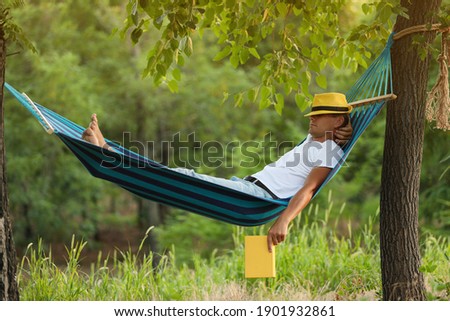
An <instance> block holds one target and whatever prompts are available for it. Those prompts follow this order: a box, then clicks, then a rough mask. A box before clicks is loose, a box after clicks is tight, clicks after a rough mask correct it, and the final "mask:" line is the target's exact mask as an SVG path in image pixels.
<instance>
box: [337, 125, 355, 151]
mask: <svg viewBox="0 0 450 321" xmlns="http://www.w3.org/2000/svg"><path fill="white" fill-rule="evenodd" d="M352 134H353V128H352V125H351V124H350V122H349V123H348V124H347V125H346V126H345V127H341V128H338V129H337V130H336V132H335V135H334V136H335V137H334V141H335V142H336V144H338V145H340V146H344V145H345V144H346V143H347V141H348V140H349V139H350V138H352Z"/></svg>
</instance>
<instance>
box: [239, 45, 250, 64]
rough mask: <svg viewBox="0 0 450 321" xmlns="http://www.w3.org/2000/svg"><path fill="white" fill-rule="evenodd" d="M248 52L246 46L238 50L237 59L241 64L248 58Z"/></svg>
mask: <svg viewBox="0 0 450 321" xmlns="http://www.w3.org/2000/svg"><path fill="white" fill-rule="evenodd" d="M249 56H250V54H249V51H248V49H247V48H242V49H241V50H240V51H239V61H240V63H241V64H242V65H243V64H245V63H246V62H247V60H248V58H249Z"/></svg>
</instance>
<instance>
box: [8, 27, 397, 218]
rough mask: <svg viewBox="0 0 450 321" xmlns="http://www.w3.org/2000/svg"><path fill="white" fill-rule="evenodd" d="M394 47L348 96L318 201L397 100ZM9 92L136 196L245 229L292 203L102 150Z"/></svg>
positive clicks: (99, 172) (121, 151)
mask: <svg viewBox="0 0 450 321" xmlns="http://www.w3.org/2000/svg"><path fill="white" fill-rule="evenodd" d="M392 43H393V35H391V36H390V37H389V39H388V41H387V44H386V47H385V48H384V50H383V51H382V53H381V54H380V55H379V56H378V58H377V59H375V60H374V61H373V63H372V64H371V65H370V66H369V68H368V69H367V70H366V71H365V73H364V74H363V75H362V76H361V77H360V78H359V79H358V81H357V82H356V83H355V85H354V86H353V87H352V88H351V89H350V90H349V91H348V93H347V94H346V96H347V100H348V101H349V103H350V104H352V102H353V104H354V105H355V106H356V105H358V106H360V105H362V106H361V107H358V108H353V111H352V113H351V114H350V118H351V123H352V127H353V135H352V138H351V140H349V141H348V142H347V144H345V146H344V147H343V151H344V156H343V157H342V159H341V160H340V162H339V164H338V165H337V166H336V167H335V168H333V169H332V170H331V171H330V174H329V175H328V177H327V178H326V179H325V181H324V182H323V184H322V185H321V187H320V188H319V189H318V190H317V191H316V193H315V195H317V194H318V193H319V192H320V190H321V189H322V188H323V187H324V186H325V185H326V184H327V183H328V182H329V181H330V180H331V179H332V178H333V177H334V175H336V173H337V172H338V171H339V169H340V168H341V167H342V165H343V164H344V163H345V160H346V158H347V157H348V155H349V154H350V152H351V150H352V148H353V146H354V145H355V143H356V141H357V140H358V138H359V137H360V136H361V135H362V133H363V132H364V131H365V130H366V128H367V127H368V126H369V124H370V123H371V122H372V120H373V119H374V118H375V117H376V116H377V115H378V114H379V112H380V111H381V109H382V108H383V106H384V105H385V103H386V101H387V100H389V99H394V98H395V95H392V71H391V57H390V48H391V46H392ZM5 87H6V88H7V89H8V91H9V92H11V94H12V95H13V96H14V97H15V98H16V99H17V100H18V101H19V102H20V103H21V104H22V105H23V106H25V107H26V108H27V109H28V110H29V111H30V112H31V113H32V115H33V116H34V117H35V118H36V119H37V120H38V121H39V122H40V123H41V125H42V126H43V127H44V129H45V130H46V131H47V132H48V133H54V134H55V135H56V136H58V137H59V138H60V139H61V140H62V141H63V142H64V143H65V144H66V145H67V147H68V148H69V149H70V150H71V151H72V152H73V153H74V155H75V156H76V157H77V158H78V159H79V160H80V162H81V163H82V164H83V165H84V166H85V167H86V168H87V170H88V171H89V172H90V173H91V174H92V175H93V176H95V177H98V178H101V179H104V180H107V181H110V182H112V183H115V184H117V185H119V186H121V187H122V188H124V189H126V190H128V191H130V192H131V193H134V194H136V195H138V196H141V197H143V198H146V199H149V200H152V201H156V202H160V203H163V204H166V205H169V206H173V207H177V208H180V209H184V210H187V211H190V212H194V213H197V214H200V215H203V216H206V217H209V218H212V219H216V220H220V221H223V222H226V223H230V224H235V225H241V226H258V225H262V224H265V223H268V222H270V221H272V220H274V219H276V218H277V217H278V216H279V215H280V213H281V212H282V211H283V210H284V209H285V208H286V206H287V204H288V203H289V199H281V200H275V199H266V198H260V197H255V196H252V195H248V194H245V193H242V192H240V191H236V190H233V189H229V188H226V187H223V186H220V185H216V184H213V183H210V182H206V181H203V180H201V179H198V178H194V177H191V176H187V175H184V174H181V173H179V172H176V171H172V170H171V169H169V168H168V167H166V166H164V165H161V164H159V163H157V162H155V161H154V160H151V159H148V158H146V157H144V156H142V155H139V154H137V153H134V152H132V151H130V150H127V149H125V148H123V147H122V146H120V145H119V144H116V143H115V142H113V141H110V140H106V142H107V143H108V144H109V145H110V146H111V147H113V148H114V149H115V150H116V151H108V150H105V149H102V148H100V147H98V146H95V145H93V144H90V143H88V142H86V141H84V140H82V139H81V135H82V133H83V131H84V130H85V128H84V127H82V126H80V125H78V124H76V123H74V122H72V121H70V120H68V119H66V118H64V117H63V116H61V115H59V114H58V113H56V112H54V111H52V110H50V109H47V108H45V107H43V106H41V105H39V104H38V103H36V102H32V101H31V99H29V98H28V97H26V96H24V95H23V94H21V93H20V92H19V91H17V90H16V89H14V88H13V87H12V86H11V85H9V84H7V83H5ZM373 97H375V98H373ZM372 98H373V99H372Z"/></svg>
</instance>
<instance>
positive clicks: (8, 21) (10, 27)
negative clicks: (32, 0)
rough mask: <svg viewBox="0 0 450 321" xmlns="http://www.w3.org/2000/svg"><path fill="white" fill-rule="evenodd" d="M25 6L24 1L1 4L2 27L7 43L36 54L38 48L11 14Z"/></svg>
mask: <svg viewBox="0 0 450 321" xmlns="http://www.w3.org/2000/svg"><path fill="white" fill-rule="evenodd" d="M23 5H24V1H22V0H3V1H2V3H0V27H1V29H2V31H3V32H4V35H5V40H6V41H7V42H11V43H16V44H19V46H22V47H25V48H27V49H29V50H31V51H33V52H36V48H35V47H34V46H33V44H32V43H31V42H30V41H29V40H28V38H27V37H26V35H25V33H24V32H23V30H22V28H21V27H20V26H19V25H18V24H16V23H15V21H14V19H13V18H12V16H11V14H10V10H11V9H14V8H19V7H21V6H23Z"/></svg>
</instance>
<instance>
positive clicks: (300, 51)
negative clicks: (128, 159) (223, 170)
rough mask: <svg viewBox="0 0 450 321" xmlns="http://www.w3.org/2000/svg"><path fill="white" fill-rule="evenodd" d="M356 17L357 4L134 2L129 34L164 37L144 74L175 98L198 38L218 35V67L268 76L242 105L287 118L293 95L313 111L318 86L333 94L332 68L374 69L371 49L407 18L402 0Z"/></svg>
mask: <svg viewBox="0 0 450 321" xmlns="http://www.w3.org/2000/svg"><path fill="white" fill-rule="evenodd" d="M356 10H359V11H360V9H356V8H355V7H354V6H353V3H352V2H351V1H319V2H317V1H310V0H305V1H291V0H283V1H275V2H273V1H254V0H246V1H235V0H226V1H225V0H217V1H195V2H192V1H187V0H184V1H177V2H173V1H169V0H166V1H153V0H145V1H141V0H139V1H138V0H129V1H128V5H127V12H128V16H127V19H126V22H125V26H124V27H123V29H122V35H125V34H126V33H127V31H130V33H129V35H130V38H131V40H132V41H133V42H134V43H137V42H139V40H140V38H141V36H142V35H143V34H144V32H145V31H152V30H157V31H158V32H159V33H158V34H159V39H157V40H156V41H155V42H153V44H152V48H151V49H150V50H149V52H148V54H147V60H148V62H147V67H146V68H145V70H144V73H143V74H144V76H147V75H149V74H150V75H152V76H153V78H154V81H155V83H157V84H160V83H162V82H165V83H166V84H167V85H168V86H169V88H171V89H172V90H173V91H175V90H176V88H177V86H176V83H177V81H178V80H179V78H180V74H181V73H180V69H182V67H183V66H184V63H185V57H189V56H191V54H192V52H193V50H194V45H193V40H194V38H193V35H194V34H196V33H199V34H200V35H202V34H204V33H205V32H206V31H208V30H211V31H212V32H213V33H214V35H215V37H216V40H215V41H216V42H217V43H218V44H220V46H221V47H220V50H218V51H217V52H216V54H215V57H214V60H215V61H220V60H223V59H224V58H228V59H229V61H230V63H231V64H232V65H233V66H234V67H235V68H237V67H238V66H241V65H242V66H257V67H258V68H259V70H260V81H259V84H258V85H257V86H255V87H253V88H251V89H249V90H246V91H244V92H241V93H237V94H235V95H234V100H235V105H236V106H241V105H242V103H243V101H244V100H245V99H248V100H249V101H251V102H259V106H260V108H266V107H269V106H274V107H275V109H276V110H277V112H279V113H281V111H282V109H283V107H284V100H285V96H286V95H289V94H291V93H293V94H294V95H295V102H296V104H297V106H298V107H299V108H300V109H301V110H304V109H306V107H307V106H308V101H307V99H308V98H310V97H311V95H310V94H309V86H310V84H311V82H314V83H315V84H317V85H318V86H319V87H320V88H322V89H325V88H327V87H328V86H327V78H326V76H325V74H324V70H325V69H326V68H327V67H329V68H346V69H348V68H350V69H353V70H356V69H357V68H358V66H362V67H367V66H368V63H367V61H368V59H370V58H371V56H372V50H373V48H371V47H370V46H371V45H372V44H373V42H376V41H377V40H380V39H383V40H385V39H386V38H387V36H388V35H389V33H390V29H391V27H392V21H393V20H392V19H393V18H394V17H395V16H396V15H398V14H401V15H406V14H405V13H404V10H403V8H401V7H400V6H399V4H398V1H396V0H394V1H385V0H380V1H375V2H372V3H370V4H367V3H364V4H362V11H363V12H364V14H365V15H368V16H370V17H371V19H370V20H371V22H370V23H367V24H366V23H361V22H360V21H359V20H358V19H354V17H355V16H356V17H359V16H360V14H357V12H356Z"/></svg>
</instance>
